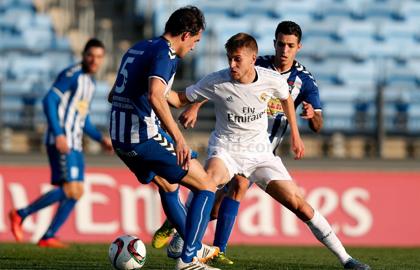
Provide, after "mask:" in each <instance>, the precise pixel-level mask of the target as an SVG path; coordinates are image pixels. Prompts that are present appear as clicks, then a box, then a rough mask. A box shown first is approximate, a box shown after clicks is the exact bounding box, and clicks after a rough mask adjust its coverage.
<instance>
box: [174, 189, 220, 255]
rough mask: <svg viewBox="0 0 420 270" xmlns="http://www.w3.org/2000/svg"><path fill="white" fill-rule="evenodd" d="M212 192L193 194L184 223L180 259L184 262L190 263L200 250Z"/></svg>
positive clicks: (212, 198) (212, 196) (210, 205)
mask: <svg viewBox="0 0 420 270" xmlns="http://www.w3.org/2000/svg"><path fill="white" fill-rule="evenodd" d="M213 203H214V192H211V191H208V190H201V191H197V192H195V193H194V198H193V199H192V201H191V204H190V208H188V215H187V222H186V227H185V231H186V233H187V234H186V236H185V238H184V248H183V250H182V255H181V258H182V260H183V261H184V262H191V261H192V259H193V257H194V256H196V253H197V249H198V248H201V240H202V239H203V236H204V233H205V232H206V229H207V224H208V222H209V219H210V211H211V209H212V208H213Z"/></svg>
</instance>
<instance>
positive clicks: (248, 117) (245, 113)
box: [227, 107, 266, 123]
mask: <svg viewBox="0 0 420 270" xmlns="http://www.w3.org/2000/svg"><path fill="white" fill-rule="evenodd" d="M265 113H266V111H265V110H264V111H262V112H255V108H252V107H242V113H241V115H237V114H234V113H231V112H228V113H227V118H228V122H233V123H249V122H253V121H255V120H258V119H261V118H262V117H263V116H264V115H265Z"/></svg>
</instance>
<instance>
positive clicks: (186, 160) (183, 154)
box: [175, 139, 191, 170]
mask: <svg viewBox="0 0 420 270" xmlns="http://www.w3.org/2000/svg"><path fill="white" fill-rule="evenodd" d="M175 152H176V158H177V163H178V165H179V166H181V167H182V169H184V170H188V168H189V165H190V161H191V150H190V148H189V147H188V145H187V144H186V143H185V141H184V139H182V140H178V141H176V142H175Z"/></svg>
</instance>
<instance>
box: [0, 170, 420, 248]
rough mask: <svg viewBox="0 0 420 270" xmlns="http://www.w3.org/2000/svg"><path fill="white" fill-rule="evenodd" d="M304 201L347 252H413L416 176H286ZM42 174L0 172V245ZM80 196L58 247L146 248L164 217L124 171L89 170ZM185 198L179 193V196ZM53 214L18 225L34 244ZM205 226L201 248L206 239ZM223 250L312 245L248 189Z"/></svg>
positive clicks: (419, 236)
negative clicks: (128, 242) (134, 241)
mask: <svg viewBox="0 0 420 270" xmlns="http://www.w3.org/2000/svg"><path fill="white" fill-rule="evenodd" d="M291 173H292V176H293V177H294V179H295V180H296V181H297V182H298V184H299V185H300V186H301V187H302V190H303V192H304V194H305V198H306V199H307V200H308V202H309V203H310V204H311V205H312V206H314V207H315V208H317V209H318V210H319V211H320V212H321V213H322V214H323V215H324V216H325V217H326V218H327V219H328V220H329V221H330V223H331V225H332V226H333V228H334V229H335V231H336V232H337V235H338V236H339V238H340V239H341V240H342V241H343V242H344V243H345V244H349V245H364V246H379V245H380V246H420V231H419V228H420V217H419V216H418V215H416V213H417V211H415V210H413V209H416V207H417V206H419V205H420V196H419V191H420V172H371V171H369V172H357V171H292V172H291ZM49 174H50V172H49V168H48V167H45V166H25V167H20V166H0V241H12V240H13V237H12V235H11V233H10V223H9V220H8V212H9V210H10V209H11V208H12V207H17V208H18V207H22V206H25V205H26V204H27V203H28V202H30V201H32V200H34V199H35V198H37V197H38V196H39V195H40V194H41V193H43V192H46V191H47V190H48V189H49V188H51V186H50V185H49ZM85 182H86V183H85V194H84V196H83V198H82V199H81V200H80V201H79V202H78V203H77V206H76V209H75V211H74V212H73V213H72V215H71V216H70V218H69V220H68V221H67V222H66V223H65V225H64V226H63V227H62V228H61V230H60V231H59V233H58V235H59V237H60V238H61V239H63V240H65V241H80V242H104V241H105V242H106V241H111V240H112V239H114V238H115V237H116V236H118V235H121V234H124V233H129V234H134V235H137V236H139V237H140V238H141V239H143V240H144V241H145V242H149V241H150V239H151V236H152V234H153V232H154V231H155V229H156V228H157V227H159V225H160V224H161V222H162V220H163V219H164V215H163V212H162V208H161V204H160V199H159V194H158V192H157V190H156V188H155V187H154V186H153V185H141V184H139V183H138V182H137V180H136V179H135V177H134V176H133V175H132V174H131V172H129V171H128V170H127V169H125V168H105V167H96V168H90V169H88V170H87V173H86V181H85ZM186 194H187V192H186V191H185V190H183V193H182V195H183V197H186ZM55 207H56V206H53V207H49V208H45V209H43V210H42V211H40V212H38V213H36V214H34V215H33V216H30V217H28V218H27V219H26V220H25V222H24V231H25V239H27V241H32V242H34V241H37V240H38V239H39V237H40V236H42V234H43V233H44V232H45V230H46V228H47V227H48V225H49V221H50V220H51V218H52V216H53V214H54V212H55ZM214 225H215V224H214V222H212V223H210V225H209V228H208V231H207V233H206V236H205V242H209V243H211V242H212V240H213V232H214ZM230 243H231V244H235V243H241V244H273V245H281V244H286V245H313V244H317V241H316V239H315V238H314V237H313V236H312V234H311V233H310V231H309V229H308V228H307V227H306V226H305V224H303V223H302V222H301V221H299V220H297V219H296V217H295V216H294V215H293V214H292V213H291V212H289V211H288V210H286V209H284V208H283V207H281V206H280V205H279V204H278V203H277V202H275V201H274V200H273V199H271V198H270V197H269V196H267V195H266V194H265V193H264V192H263V191H262V190H260V189H259V188H258V187H256V186H255V185H254V186H252V187H251V189H250V190H249V191H248V193H247V195H246V198H245V199H244V200H243V202H242V204H241V207H240V210H239V215H238V219H237V222H236V224H235V229H234V231H233V233H232V236H231V239H230Z"/></svg>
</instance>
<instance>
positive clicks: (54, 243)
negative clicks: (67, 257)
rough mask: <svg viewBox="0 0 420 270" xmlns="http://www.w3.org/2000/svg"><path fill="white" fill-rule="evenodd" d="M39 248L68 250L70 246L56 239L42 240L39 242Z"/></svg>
mask: <svg viewBox="0 0 420 270" xmlns="http://www.w3.org/2000/svg"><path fill="white" fill-rule="evenodd" d="M38 247H48V248H68V247H69V245H67V244H65V243H63V242H61V241H60V240H58V239H57V238H55V237H51V238H48V239H41V240H39V241H38Z"/></svg>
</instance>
